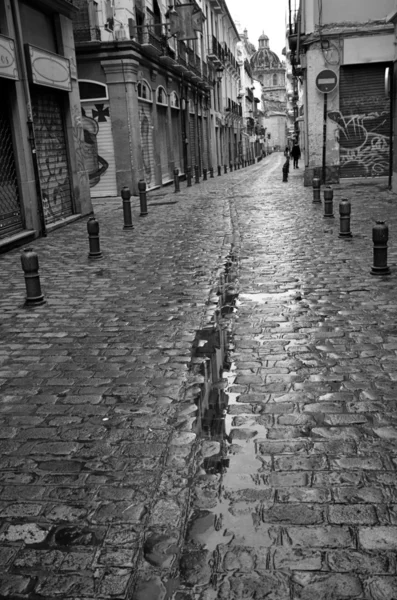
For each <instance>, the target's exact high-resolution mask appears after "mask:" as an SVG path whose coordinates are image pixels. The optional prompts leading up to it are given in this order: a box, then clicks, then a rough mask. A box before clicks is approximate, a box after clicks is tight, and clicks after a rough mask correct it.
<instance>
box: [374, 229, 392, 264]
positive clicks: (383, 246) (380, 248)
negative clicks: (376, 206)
mask: <svg viewBox="0 0 397 600" xmlns="http://www.w3.org/2000/svg"><path fill="white" fill-rule="evenodd" d="M388 239H389V228H388V226H387V225H386V223H385V222H384V221H376V224H375V225H374V227H373V229H372V240H373V242H374V264H373V267H372V269H371V275H389V274H390V269H389V267H388V266H387V240H388Z"/></svg>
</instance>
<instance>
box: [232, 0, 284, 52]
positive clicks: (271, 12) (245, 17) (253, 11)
mask: <svg viewBox="0 0 397 600" xmlns="http://www.w3.org/2000/svg"><path fill="white" fill-rule="evenodd" d="M226 4H227V7H228V9H229V12H230V14H231V16H232V18H233V20H234V21H235V22H237V23H240V24H241V26H242V29H243V30H244V29H245V28H246V29H248V37H249V39H250V42H252V43H253V44H255V47H256V48H258V38H259V36H260V35H262V33H263V32H265V34H266V35H267V36H268V38H269V43H270V49H271V50H273V52H275V53H276V54H277V55H278V57H279V58H280V60H284V57H283V56H282V54H281V51H282V49H283V48H284V47H285V27H286V26H285V22H286V21H285V14H286V6H287V0H226Z"/></svg>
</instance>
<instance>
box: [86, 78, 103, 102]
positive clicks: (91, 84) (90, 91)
mask: <svg viewBox="0 0 397 600" xmlns="http://www.w3.org/2000/svg"><path fill="white" fill-rule="evenodd" d="M79 90H80V99H81V100H82V101H87V100H108V99H109V95H108V88H107V85H105V84H104V83H99V82H98V81H90V80H88V79H80V80H79Z"/></svg>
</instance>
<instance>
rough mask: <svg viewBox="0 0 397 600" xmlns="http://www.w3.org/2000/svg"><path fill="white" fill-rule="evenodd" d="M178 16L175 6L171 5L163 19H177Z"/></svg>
mask: <svg viewBox="0 0 397 600" xmlns="http://www.w3.org/2000/svg"><path fill="white" fill-rule="evenodd" d="M177 16H178V11H177V10H176V8H175V6H174V5H173V4H172V6H169V7H168V10H167V12H166V13H165V18H166V19H169V18H170V17H177Z"/></svg>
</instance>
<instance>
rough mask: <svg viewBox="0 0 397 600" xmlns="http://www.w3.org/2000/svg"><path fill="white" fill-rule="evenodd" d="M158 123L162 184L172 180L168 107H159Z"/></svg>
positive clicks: (157, 137)
mask: <svg viewBox="0 0 397 600" xmlns="http://www.w3.org/2000/svg"><path fill="white" fill-rule="evenodd" d="M157 123H158V136H156V139H157V140H158V144H159V155H160V164H161V179H162V182H163V183H165V182H166V181H169V180H170V174H169V167H168V144H167V139H168V134H167V129H168V121H167V107H165V106H160V105H157Z"/></svg>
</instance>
